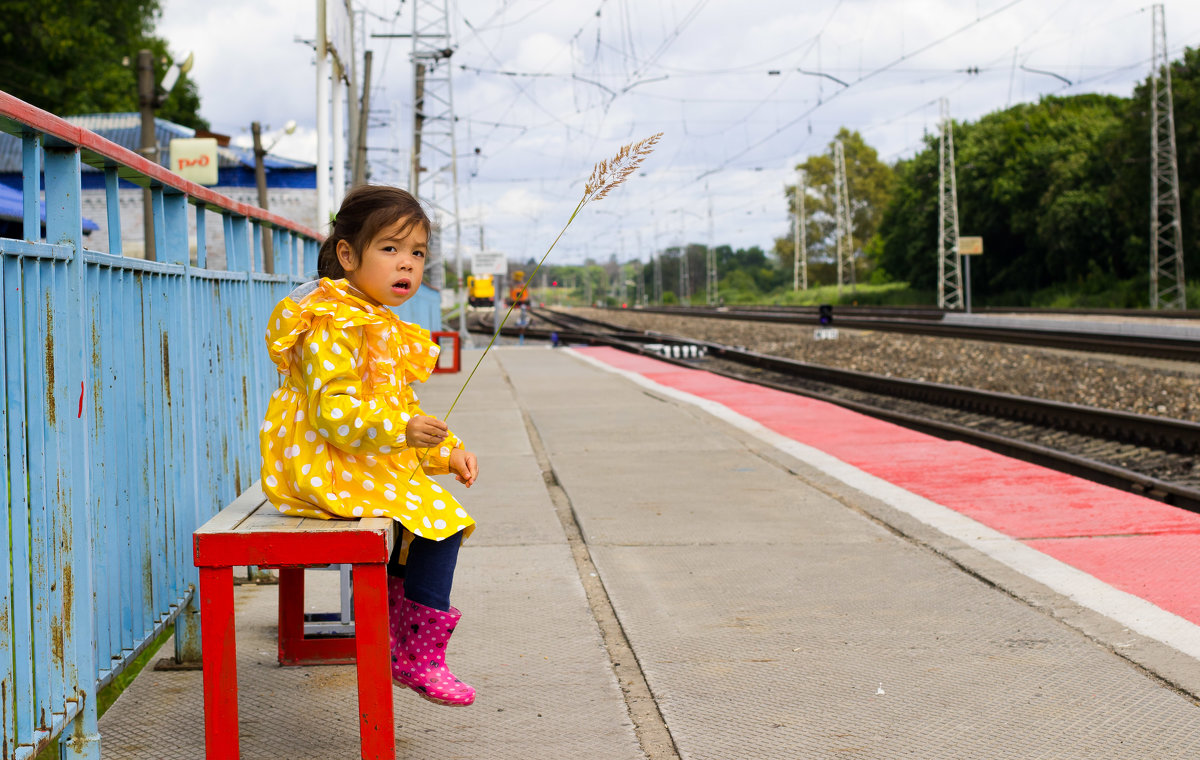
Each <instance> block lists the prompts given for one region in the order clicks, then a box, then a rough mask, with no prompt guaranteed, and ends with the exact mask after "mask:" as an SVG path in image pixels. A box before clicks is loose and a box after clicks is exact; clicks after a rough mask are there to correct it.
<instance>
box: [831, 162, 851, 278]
mask: <svg viewBox="0 0 1200 760" xmlns="http://www.w3.org/2000/svg"><path fill="white" fill-rule="evenodd" d="M833 172H834V174H833V177H834V180H833V182H834V189H835V190H836V193H835V195H834V205H835V209H834V216H835V218H836V220H837V279H838V282H837V288H838V295H841V294H842V285H843V284H849V285H850V286H851V288H853V287H854V285H855V280H856V277H855V273H854V222H853V220H852V219H851V217H850V187H849V183H848V182H847V179H846V148H845V146H844V145H842V141H841V140H835V141H834V143H833ZM847 280H848V281H849V282H848V283H847Z"/></svg>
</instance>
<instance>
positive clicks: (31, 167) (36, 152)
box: [21, 132, 42, 242]
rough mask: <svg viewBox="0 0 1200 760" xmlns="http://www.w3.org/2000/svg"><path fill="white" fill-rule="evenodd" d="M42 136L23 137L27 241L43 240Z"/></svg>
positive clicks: (22, 198)
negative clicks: (41, 199)
mask: <svg viewBox="0 0 1200 760" xmlns="http://www.w3.org/2000/svg"><path fill="white" fill-rule="evenodd" d="M41 161H42V135H41V133H39V132H26V133H25V134H23V135H22V136H21V184H22V190H21V217H22V222H23V226H24V232H23V233H22V234H24V235H25V239H26V240H30V241H35V242H36V241H38V240H41V239H42V213H41V203H40V202H39V199H40V198H41V194H42V166H41Z"/></svg>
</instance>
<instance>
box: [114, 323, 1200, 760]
mask: <svg viewBox="0 0 1200 760" xmlns="http://www.w3.org/2000/svg"><path fill="white" fill-rule="evenodd" d="M477 356H478V352H477V351H467V352H464V354H463V364H464V366H465V367H466V369H468V370H469V368H470V367H471V366H472V365H473V364H474V361H475V359H476V358H477ZM464 379H465V372H464V373H462V374H458V375H437V376H435V377H434V378H432V379H431V381H430V382H429V383H427V384H426V386H425V387H424V388H422V389H421V390H420V395H421V399H422V405H423V406H424V408H426V409H427V410H428V411H430V412H431V413H436V414H441V413H442V412H443V411H444V410H445V409H446V408H448V407H449V405H450V402H451V401H452V399H453V398H454V395H455V393H456V392H457V391H458V388H459V386H460V385H461V383H462V381H463V380H464ZM448 422H449V424H450V426H451V428H452V429H454V430H455V431H456V432H458V433H459V434H460V435H462V436H463V438H464V439H465V440H466V441H467V444H468V447H469V448H470V449H471V450H472V451H475V452H476V453H477V454H478V455H479V459H480V473H481V474H480V479H479V481H478V482H477V484H476V485H475V487H473V488H471V489H470V490H466V489H462V488H461V487H460V486H458V484H456V483H454V484H452V485H449V487H450V488H451V490H452V491H454V492H455V494H456V495H457V496H459V498H460V499H461V500H462V501H463V502H464V504H466V505H467V507H468V509H469V510H470V511H471V513H472V515H473V516H474V517H475V518H476V520H477V521H478V525H479V527H478V529H477V530H476V532H475V534H474V535H473V536H472V537H471V539H470V540H469V541H468V542H467V543H466V545H465V546H464V548H463V551H462V555H461V557H460V560H459V569H458V573H457V575H456V580H455V591H454V594H453V601H454V604H455V606H457V607H459V608H460V609H461V610H462V611H463V620H462V622H461V624H460V625H459V628H458V630H457V631H456V633H455V637H454V639H453V640H452V641H451V645H450V650H449V655H448V662H449V664H450V665H451V667H452V668H453V669H454V671H455V673H456V674H457V675H458V676H459V677H460V678H462V679H463V680H465V681H467V682H468V683H471V684H472V685H474V686H475V687H476V688H477V689H478V691H479V694H478V698H477V700H476V703H475V705H473V706H471V707H469V708H458V709H454V708H446V707H439V706H437V705H433V704H430V703H427V702H425V701H423V700H421V699H420V698H418V697H417V696H416V695H415V694H412V693H411V692H407V691H401V690H400V689H397V690H396V692H395V708H396V747H397V757H400V758H520V760H534V759H536V758H554V759H555V760H559V759H561V758H583V757H587V758H600V759H602V760H608V759H610V758H611V759H612V760H624V759H625V758H630V759H636V758H650V759H651V760H657V759H658V758H688V759H693V760H725V759H732V758H738V759H745V758H751V759H753V758H764V759H766V758H789V759H792V758H809V757H812V758H834V757H838V758H907V757H917V758H1009V757H1011V758H1089V759H1092V758H1137V759H1138V760H1146V759H1149V758H1194V757H1198V756H1200V706H1198V703H1200V626H1198V625H1197V623H1200V601H1198V600H1200V590H1197V587H1196V584H1195V581H1194V579H1195V578H1196V577H1198V574H1197V571H1198V570H1200V518H1198V517H1197V516H1195V515H1191V514H1190V513H1186V512H1182V511H1180V510H1175V509H1173V508H1170V507H1166V506H1163V505H1160V504H1157V503H1155V502H1152V501H1149V500H1146V499H1142V498H1141V497H1138V496H1135V495H1131V494H1125V493H1121V492H1118V491H1115V490H1113V489H1108V488H1105V487H1102V486H1096V485H1094V484H1091V483H1087V482H1084V481H1080V480H1077V479H1075V478H1071V477H1069V476H1066V475H1061V474H1059V473H1054V472H1050V471H1047V470H1044V469H1042V468H1038V467H1034V466H1032V465H1028V464H1025V463H1022V462H1016V461H1014V460H1009V459H1006V458H1004V457H1000V456H998V455H993V454H990V453H989V452H986V451H981V450H979V449H976V448H974V447H971V446H967V445H965V444H958V443H948V442H944V441H939V440H937V439H934V438H930V437H928V436H925V435H922V434H919V433H914V432H912V431H908V430H905V429H902V428H898V427H895V426H893V425H890V424H888V423H884V422H879V421H877V420H872V419H870V418H867V417H863V416H862V415H859V414H856V413H853V412H849V411H846V410H843V409H840V408H838V407H835V406H831V405H828V404H825V403H823V402H818V401H814V400H811V399H805V398H802V397H798V396H793V395H789V394H784V393H779V392H776V391H770V390H767V389H761V388H757V387H755V386H748V385H745V384H742V383H736V382H734V381H730V380H726V379H723V378H719V377H716V376H712V375H708V374H706V373H701V372H698V371H695V370H690V369H686V368H680V367H676V366H673V365H670V364H666V363H664V362H659V361H655V360H652V359H647V358H643V357H637V356H632V355H628V354H622V353H620V352H617V351H614V350H611V349H570V350H567V349H554V350H552V349H547V348H542V347H523V348H515V347H514V348H509V347H505V348H498V349H495V350H493V351H492V353H491V354H489V355H488V357H487V358H486V359H485V361H484V363H483V364H482V365H481V367H480V369H479V371H478V372H477V374H476V375H475V378H474V380H472V382H471V385H470V386H469V387H468V389H467V391H466V393H465V394H464V395H463V397H462V400H461V401H459V402H458V406H457V408H456V409H455V410H454V412H453V414H452V415H451V416H450V418H449V420H448ZM443 480H444V481H448V480H449V479H443ZM308 576H309V581H308V584H309V585H310V586H313V587H315V589H314V590H313V591H310V593H309V596H308V599H307V604H308V605H309V607H310V608H311V609H313V610H314V611H330V610H335V609H337V607H338V598H337V585H336V584H337V574H336V573H329V572H324V573H322V572H309V573H308ZM236 607H237V614H238V632H237V633H238V647H239V650H238V655H239V656H238V677H239V689H240V693H239V705H240V715H241V746H242V757H244V758H297V759H299V758H347V757H357V756H358V723H357V718H356V696H355V695H356V692H355V673H354V668H353V666H318V667H300V668H281V667H279V666H278V665H277V664H276V646H275V614H276V590H275V587H272V586H257V585H244V586H240V587H239V588H238V590H237V592H236ZM162 651H163V652H169V651H170V649H169V646H168V647H165V648H164V649H163V650H162ZM201 683H202V682H201V676H200V673H199V672H198V671H197V672H177V671H152V670H146V671H143V673H142V674H140V675H139V676H138V677H137V679H136V680H135V681H134V682H133V683H132V684H131V686H130V687H129V688H128V689H127V691H126V692H125V693H124V694H123V695H122V696H121V698H120V699H119V700H118V701H117V702H116V703H115V704H114V705H113V706H112V708H111V709H110V710H109V711H108V712H107V713H106V714H105V715H104V716H103V717H102V718H101V721H100V731H101V737H102V744H101V747H102V750H101V751H102V756H103V757H104V758H114V759H115V758H176V757H178V758H197V757H202V756H203V714H202V701H201Z"/></svg>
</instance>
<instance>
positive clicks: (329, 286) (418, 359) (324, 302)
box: [266, 277, 441, 382]
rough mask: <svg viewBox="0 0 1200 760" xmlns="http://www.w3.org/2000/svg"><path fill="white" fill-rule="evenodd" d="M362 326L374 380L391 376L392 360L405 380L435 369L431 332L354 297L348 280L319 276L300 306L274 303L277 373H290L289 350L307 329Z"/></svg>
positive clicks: (271, 339)
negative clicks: (319, 278)
mask: <svg viewBox="0 0 1200 760" xmlns="http://www.w3.org/2000/svg"><path fill="white" fill-rule="evenodd" d="M326 324H327V325H329V326H332V327H334V328H336V329H348V328H352V327H362V328H363V330H364V332H365V333H366V341H365V344H364V345H365V346H366V348H367V365H368V366H367V368H368V370H369V371H370V372H371V373H372V376H373V377H374V378H375V379H376V381H377V382H378V381H380V380H383V381H385V382H386V378H389V377H394V376H395V373H396V369H397V367H396V361H395V360H396V359H399V360H400V366H399V369H400V370H401V371H402V372H403V375H404V378H405V379H406V380H409V381H416V382H424V381H425V380H428V379H429V375H430V373H432V372H433V368H434V367H435V366H437V356H438V353H439V352H440V350H441V349H440V348H439V347H438V345H437V344H436V343H434V342H433V341H432V340H430V337H429V331H428V330H425V329H424V328H422V327H421V326H419V325H415V324H412V323H411V322H405V321H404V320H402V319H400V318H399V317H397V316H396V315H395V314H394V313H393V312H392V311H391V310H390V309H388V308H386V307H384V306H379V305H378V304H373V303H371V302H370V301H367V300H366V299H364V298H362V297H361V296H360V295H357V291H355V290H353V289H352V287H351V286H350V283H348V282H347V281H346V280H344V279H343V280H331V279H329V278H328V277H324V278H322V279H321V280H320V281H319V282H318V283H317V288H316V290H314V291H312V292H311V293H309V294H308V295H306V296H305V297H304V298H302V299H301V300H300V301H299V303H297V302H296V301H294V300H292V299H291V298H285V299H283V300H282V301H280V302H279V303H278V304H276V306H275V309H274V310H273V311H272V312H271V317H270V320H269V321H268V324H267V336H266V337H267V351H268V352H269V353H270V355H271V361H273V362H274V363H275V366H276V367H278V368H279V371H280V372H281V373H284V374H288V373H289V372H290V370H291V360H292V349H293V348H294V347H295V346H296V344H297V343H299V342H300V340H301V339H302V338H303V336H304V335H305V334H306V333H308V332H310V331H311V330H313V329H315V328H317V327H322V326H325V325H326Z"/></svg>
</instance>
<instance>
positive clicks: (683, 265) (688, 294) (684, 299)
mask: <svg viewBox="0 0 1200 760" xmlns="http://www.w3.org/2000/svg"><path fill="white" fill-rule="evenodd" d="M683 240H684V242H683V245H682V246H681V247H680V251H679V303H681V304H683V305H684V306H687V305H688V304H690V303H691V302H692V275H691V272H689V271H688V244H687V238H686V237H685V238H684V239H683Z"/></svg>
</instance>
